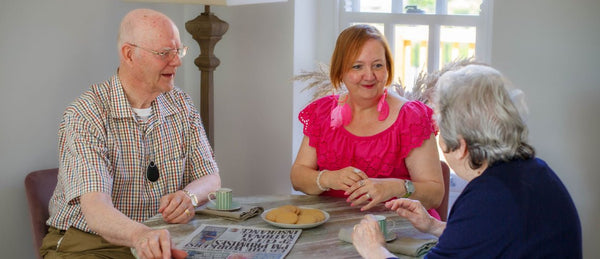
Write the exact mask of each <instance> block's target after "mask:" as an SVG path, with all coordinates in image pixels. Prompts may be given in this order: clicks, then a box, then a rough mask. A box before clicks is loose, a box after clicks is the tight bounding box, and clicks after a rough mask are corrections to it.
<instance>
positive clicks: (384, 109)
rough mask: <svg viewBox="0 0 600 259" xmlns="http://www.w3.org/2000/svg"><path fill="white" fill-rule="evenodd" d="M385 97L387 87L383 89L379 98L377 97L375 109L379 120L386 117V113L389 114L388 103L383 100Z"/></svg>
mask: <svg viewBox="0 0 600 259" xmlns="http://www.w3.org/2000/svg"><path fill="white" fill-rule="evenodd" d="M386 97H387V88H386V89H384V90H383V95H382V96H381V99H379V103H377V111H378V112H379V117H378V118H377V119H378V120H379V121H383V120H385V119H387V117H388V115H390V105H389V104H388V103H387V101H386V100H385V98H386Z"/></svg>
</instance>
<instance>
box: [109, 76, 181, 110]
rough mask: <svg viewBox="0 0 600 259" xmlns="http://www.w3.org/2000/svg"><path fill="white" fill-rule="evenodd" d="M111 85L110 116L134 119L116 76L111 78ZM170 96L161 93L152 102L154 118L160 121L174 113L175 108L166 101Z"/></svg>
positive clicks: (169, 93) (168, 93)
mask: <svg viewBox="0 0 600 259" xmlns="http://www.w3.org/2000/svg"><path fill="white" fill-rule="evenodd" d="M111 85H112V86H113V87H111V89H110V96H111V97H110V106H111V116H112V117H114V118H135V113H134V112H133V110H132V109H131V105H130V104H129V101H128V100H127V96H125V91H124V90H123V85H122V84H121V80H119V76H118V75H113V76H112V77H111ZM171 95H172V93H171V92H167V93H162V94H161V95H159V96H158V97H156V99H155V100H154V101H153V102H152V105H151V107H152V111H153V112H154V116H156V118H160V119H161V120H162V118H163V117H166V116H169V115H172V114H174V113H176V111H177V109H176V107H174V106H173V103H172V102H169V101H168V99H171V98H172V97H171ZM167 96H169V97H171V98H168V97H167Z"/></svg>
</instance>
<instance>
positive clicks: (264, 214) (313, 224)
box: [260, 207, 329, 228]
mask: <svg viewBox="0 0 600 259" xmlns="http://www.w3.org/2000/svg"><path fill="white" fill-rule="evenodd" d="M298 208H301V209H315V208H309V207H298ZM273 209H276V208H273ZM273 209H268V210H265V211H264V212H263V213H262V214H260V217H261V218H262V219H263V220H264V221H265V222H267V223H269V224H271V225H273V226H276V227H280V228H314V227H316V226H318V225H321V224H323V223H325V222H327V221H328V220H329V213H327V212H326V211H324V210H319V209H317V210H319V211H321V212H322V213H323V215H325V219H324V220H321V221H319V222H316V223H310V224H285V223H278V222H273V221H270V220H268V219H267V218H265V216H266V215H267V213H269V211H271V210H273Z"/></svg>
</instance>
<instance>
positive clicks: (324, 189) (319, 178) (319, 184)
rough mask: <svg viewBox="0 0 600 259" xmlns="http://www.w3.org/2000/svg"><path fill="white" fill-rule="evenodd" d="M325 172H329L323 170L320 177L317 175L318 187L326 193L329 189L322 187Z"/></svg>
mask: <svg viewBox="0 0 600 259" xmlns="http://www.w3.org/2000/svg"><path fill="white" fill-rule="evenodd" d="M325 171H327V170H322V171H321V172H319V175H317V187H319V189H320V190H321V191H324V192H326V191H329V188H323V186H321V175H322V174H323V172H325Z"/></svg>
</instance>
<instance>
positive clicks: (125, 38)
mask: <svg viewBox="0 0 600 259" xmlns="http://www.w3.org/2000/svg"><path fill="white" fill-rule="evenodd" d="M173 34H176V36H177V39H179V30H178V29H177V27H176V26H175V23H174V22H173V21H172V20H171V19H169V17H167V16H166V15H164V14H162V13H160V12H157V11H154V10H151V9H135V10H133V11H131V12H129V13H127V14H126V15H125V17H123V21H121V26H120V28H119V36H118V47H119V49H120V48H121V47H122V46H123V44H125V43H127V42H129V43H136V44H143V43H144V42H151V41H154V40H156V39H157V38H162V37H172V36H173Z"/></svg>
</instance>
